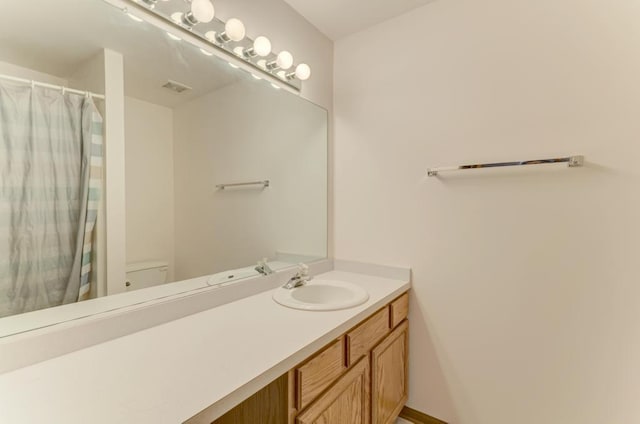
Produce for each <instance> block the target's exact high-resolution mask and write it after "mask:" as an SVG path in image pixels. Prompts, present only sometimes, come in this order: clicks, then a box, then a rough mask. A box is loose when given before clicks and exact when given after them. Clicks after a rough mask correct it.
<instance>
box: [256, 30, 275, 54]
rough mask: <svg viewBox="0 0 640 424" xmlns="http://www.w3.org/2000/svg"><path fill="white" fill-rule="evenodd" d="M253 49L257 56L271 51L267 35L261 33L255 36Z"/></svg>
mask: <svg viewBox="0 0 640 424" xmlns="http://www.w3.org/2000/svg"><path fill="white" fill-rule="evenodd" d="M253 50H254V51H255V52H256V54H257V55H258V56H261V57H265V56H269V53H271V41H269V39H268V38H267V37H263V36H262V35H261V36H260V37H258V38H256V39H255V40H254V42H253Z"/></svg>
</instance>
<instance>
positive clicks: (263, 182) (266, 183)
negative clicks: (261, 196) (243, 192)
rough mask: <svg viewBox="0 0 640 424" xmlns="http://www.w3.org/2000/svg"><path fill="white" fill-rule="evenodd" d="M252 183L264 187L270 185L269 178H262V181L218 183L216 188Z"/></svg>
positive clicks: (242, 185) (221, 188) (249, 184)
mask: <svg viewBox="0 0 640 424" xmlns="http://www.w3.org/2000/svg"><path fill="white" fill-rule="evenodd" d="M252 185H259V186H262V188H266V187H269V186H270V185H271V182H270V181H269V180H264V181H251V182H248V183H234V184H218V185H217V186H216V188H217V189H218V190H224V189H225V188H228V187H244V186H252Z"/></svg>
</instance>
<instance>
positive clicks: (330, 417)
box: [296, 358, 371, 424]
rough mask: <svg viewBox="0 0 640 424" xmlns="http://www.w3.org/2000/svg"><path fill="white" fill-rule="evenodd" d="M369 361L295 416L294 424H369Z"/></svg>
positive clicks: (349, 372) (355, 367)
mask: <svg viewBox="0 0 640 424" xmlns="http://www.w3.org/2000/svg"><path fill="white" fill-rule="evenodd" d="M370 373H371V368H370V366H369V358H363V359H362V360H360V362H358V363H357V364H356V365H355V366H354V367H353V368H351V369H350V370H349V371H348V372H347V373H346V374H345V375H343V376H342V377H341V378H340V379H339V380H338V381H337V382H336V383H335V384H334V385H333V386H332V387H331V388H329V390H328V391H326V392H325V393H324V394H323V395H322V396H320V397H319V398H318V399H317V400H316V401H315V402H313V403H312V404H311V405H310V406H309V408H307V410H306V411H304V412H303V413H302V414H300V415H298V418H296V424H346V423H349V424H369V423H370V421H369V416H370V412H371V397H370V394H371V392H370V391H369V389H370V381H369V375H370Z"/></svg>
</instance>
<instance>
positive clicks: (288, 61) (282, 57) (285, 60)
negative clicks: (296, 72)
mask: <svg viewBox="0 0 640 424" xmlns="http://www.w3.org/2000/svg"><path fill="white" fill-rule="evenodd" d="M276 65H278V68H282V69H289V68H291V67H292V66H293V56H292V55H291V53H289V52H288V51H286V50H285V51H282V52H280V53H279V54H278V58H277V59H276Z"/></svg>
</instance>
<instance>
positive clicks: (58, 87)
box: [0, 74, 105, 100]
mask: <svg viewBox="0 0 640 424" xmlns="http://www.w3.org/2000/svg"><path fill="white" fill-rule="evenodd" d="M0 79H5V80H8V81H13V82H21V83H25V84H31V85H32V86H38V87H45V88H51V89H54V90H61V91H62V92H63V93H71V94H77V95H80V96H86V95H89V96H91V97H93V98H95V99H102V100H104V98H105V97H104V95H102V94H96V93H92V92H90V91H81V90H74V89H73V88H67V87H64V86H62V85H54V84H47V83H46V82H39V81H35V80H30V79H25V78H17V77H12V76H11V75H2V74H0Z"/></svg>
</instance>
